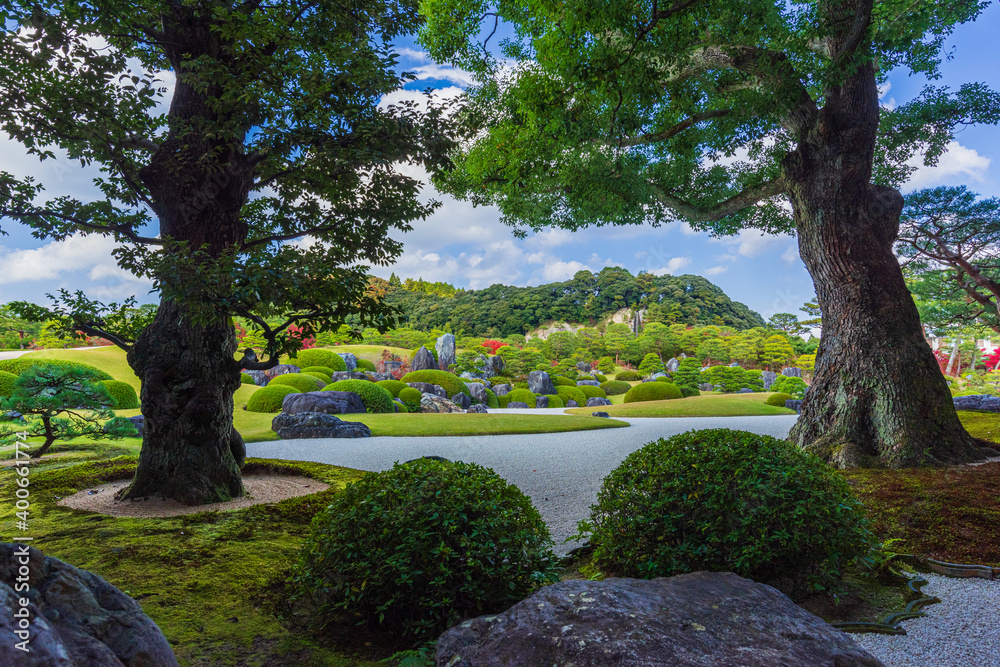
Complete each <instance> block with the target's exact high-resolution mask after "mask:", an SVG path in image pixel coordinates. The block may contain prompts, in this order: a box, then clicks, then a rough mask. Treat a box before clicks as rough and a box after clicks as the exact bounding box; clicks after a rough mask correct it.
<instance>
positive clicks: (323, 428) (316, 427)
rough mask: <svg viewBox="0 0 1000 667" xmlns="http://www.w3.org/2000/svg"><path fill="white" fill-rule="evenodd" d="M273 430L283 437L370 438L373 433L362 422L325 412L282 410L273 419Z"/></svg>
mask: <svg viewBox="0 0 1000 667" xmlns="http://www.w3.org/2000/svg"><path fill="white" fill-rule="evenodd" d="M327 393H330V392H327ZM355 395H356V394H355ZM362 412H364V410H362ZM271 430H272V431H274V432H275V433H277V434H278V437H279V438H282V439H291V438H370V437H371V435H372V432H371V429H369V428H368V427H367V426H366V425H365V424H362V423H361V422H345V421H343V420H341V419H340V418H339V417H334V416H333V415H331V414H326V413H323V412H299V413H296V414H287V413H284V412H282V413H281V414H279V415H278V416H277V417H275V418H274V419H272V420H271Z"/></svg>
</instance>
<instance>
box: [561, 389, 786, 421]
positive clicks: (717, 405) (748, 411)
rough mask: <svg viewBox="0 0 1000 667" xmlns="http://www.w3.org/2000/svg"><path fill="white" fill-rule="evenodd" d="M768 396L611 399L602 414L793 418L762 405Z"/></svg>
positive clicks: (584, 410) (583, 410)
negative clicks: (657, 399) (640, 399)
mask: <svg viewBox="0 0 1000 667" xmlns="http://www.w3.org/2000/svg"><path fill="white" fill-rule="evenodd" d="M769 395H770V394H763V393H761V394H728V395H726V394H714V393H708V392H706V393H705V394H703V395H701V396H690V397H688V398H678V399H672V400H663V401H645V402H641V403H623V404H617V402H616V401H615V399H616V398H619V397H618V396H612V397H611V402H612V405H609V406H607V407H606V408H604V409H605V411H606V412H607V413H608V414H609V415H610V416H611V417H742V416H751V415H794V414H795V411H794V410H789V409H787V408H782V407H776V406H771V405H765V404H764V401H765V400H766V399H767V397H768V396H769ZM592 411H593V408H571V409H570V410H568V411H567V412H569V414H574V415H582V414H588V415H589V414H590V413H591V412H592Z"/></svg>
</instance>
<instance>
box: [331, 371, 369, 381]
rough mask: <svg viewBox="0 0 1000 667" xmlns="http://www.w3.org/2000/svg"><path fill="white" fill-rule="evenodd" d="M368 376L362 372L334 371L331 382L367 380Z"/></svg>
mask: <svg viewBox="0 0 1000 667" xmlns="http://www.w3.org/2000/svg"><path fill="white" fill-rule="evenodd" d="M367 379H368V376H367V375H365V374H364V373H362V372H361V371H334V372H333V373H331V374H330V382H331V383H333V382H340V381H341V380H367Z"/></svg>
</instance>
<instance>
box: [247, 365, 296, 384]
mask: <svg viewBox="0 0 1000 667" xmlns="http://www.w3.org/2000/svg"><path fill="white" fill-rule="evenodd" d="M301 371H302V369H301V368H299V367H298V366H295V365H294V364H278V365H277V366H275V367H274V368H268V369H267V370H266V371H264V377H265V378H267V382H270V381H271V380H273V379H274V378H276V377H278V376H279V375H285V374H287V373H300V372H301ZM254 381H255V382H256V380H254ZM267 382H265V383H264V384H267Z"/></svg>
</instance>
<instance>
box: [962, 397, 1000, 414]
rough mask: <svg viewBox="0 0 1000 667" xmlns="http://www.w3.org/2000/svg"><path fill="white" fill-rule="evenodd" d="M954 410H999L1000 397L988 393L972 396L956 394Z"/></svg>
mask: <svg viewBox="0 0 1000 667" xmlns="http://www.w3.org/2000/svg"><path fill="white" fill-rule="evenodd" d="M954 400H955V409H956V410H982V411H983V412H1000V398H998V397H996V396H990V395H988V394H976V395H974V396H956V397H955V399H954Z"/></svg>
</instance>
